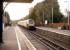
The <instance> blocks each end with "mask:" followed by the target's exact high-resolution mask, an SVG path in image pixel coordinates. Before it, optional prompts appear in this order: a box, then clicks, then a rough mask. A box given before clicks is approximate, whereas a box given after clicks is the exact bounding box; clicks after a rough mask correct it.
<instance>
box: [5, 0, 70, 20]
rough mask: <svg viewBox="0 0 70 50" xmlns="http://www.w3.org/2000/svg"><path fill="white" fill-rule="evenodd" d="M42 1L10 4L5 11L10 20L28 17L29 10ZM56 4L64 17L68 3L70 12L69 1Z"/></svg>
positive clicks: (60, 1)
mask: <svg viewBox="0 0 70 50" xmlns="http://www.w3.org/2000/svg"><path fill="white" fill-rule="evenodd" d="M42 1H44V0H34V1H33V2H32V3H10V4H9V5H8V6H7V7H6V9H5V10H6V11H7V12H8V13H9V15H10V19H11V20H18V19H21V18H23V17H25V16H26V15H28V14H29V10H30V8H31V7H34V6H35V5H36V4H37V3H40V2H42ZM58 2H59V5H60V11H61V12H62V13H63V14H64V15H66V13H65V12H66V9H67V10H68V3H69V10H70V0H58ZM4 5H5V3H4Z"/></svg>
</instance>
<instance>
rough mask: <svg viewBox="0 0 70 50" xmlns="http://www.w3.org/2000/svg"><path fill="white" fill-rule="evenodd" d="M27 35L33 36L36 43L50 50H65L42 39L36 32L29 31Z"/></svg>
mask: <svg viewBox="0 0 70 50" xmlns="http://www.w3.org/2000/svg"><path fill="white" fill-rule="evenodd" d="M28 32H29V34H30V35H31V36H33V37H34V38H35V39H36V40H37V41H39V42H40V43H42V44H43V45H44V46H46V47H48V48H49V49H50V50H66V49H64V48H62V47H60V46H58V45H56V44H54V43H52V42H50V41H48V40H47V39H44V37H43V36H42V35H40V34H38V33H37V32H36V31H29V30H28Z"/></svg>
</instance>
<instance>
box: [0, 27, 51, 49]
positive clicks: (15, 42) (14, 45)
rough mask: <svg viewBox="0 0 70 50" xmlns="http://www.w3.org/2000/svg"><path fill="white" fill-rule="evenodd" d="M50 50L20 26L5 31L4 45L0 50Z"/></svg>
mask: <svg viewBox="0 0 70 50" xmlns="http://www.w3.org/2000/svg"><path fill="white" fill-rule="evenodd" d="M46 49H47V50H50V49H48V47H45V46H43V45H42V44H41V43H40V42H38V41H36V40H35V39H33V38H32V37H31V36H30V35H29V34H28V32H27V31H24V30H22V29H21V28H19V27H18V26H14V27H7V28H5V29H4V31H3V44H1V45H0V50H46Z"/></svg>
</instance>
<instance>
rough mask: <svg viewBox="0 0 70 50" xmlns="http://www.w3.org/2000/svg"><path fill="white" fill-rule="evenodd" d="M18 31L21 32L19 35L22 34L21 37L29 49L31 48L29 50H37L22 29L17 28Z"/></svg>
mask: <svg viewBox="0 0 70 50" xmlns="http://www.w3.org/2000/svg"><path fill="white" fill-rule="evenodd" d="M17 29H18V31H19V33H21V36H22V37H23V39H24V41H25V43H26V45H27V47H28V48H29V50H37V49H36V48H35V47H34V46H33V44H32V43H31V42H30V41H29V40H28V39H27V37H26V36H25V35H24V34H23V32H22V31H21V29H20V28H19V27H18V26H17Z"/></svg>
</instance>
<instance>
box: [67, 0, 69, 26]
mask: <svg viewBox="0 0 70 50" xmlns="http://www.w3.org/2000/svg"><path fill="white" fill-rule="evenodd" d="M67 15H68V25H69V1H68V13H67Z"/></svg>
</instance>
